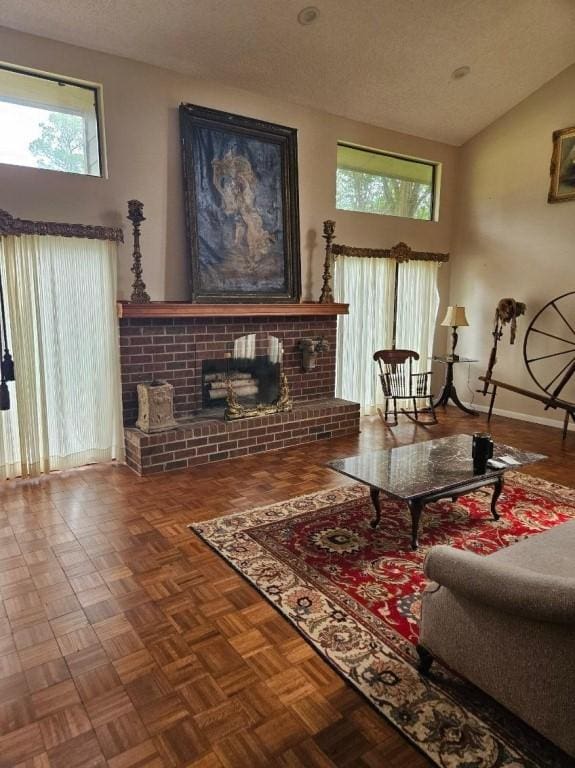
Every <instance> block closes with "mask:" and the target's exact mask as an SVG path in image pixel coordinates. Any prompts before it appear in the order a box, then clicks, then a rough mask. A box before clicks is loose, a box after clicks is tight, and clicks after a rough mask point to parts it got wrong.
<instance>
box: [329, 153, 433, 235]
mask: <svg viewBox="0 0 575 768" xmlns="http://www.w3.org/2000/svg"><path fill="white" fill-rule="evenodd" d="M436 168H437V166H436V165H435V164H434V163H428V162H424V161H422V160H410V159H408V158H405V157H398V156H397V155H389V154H385V153H383V152H374V151H372V150H368V149H358V148H357V147H350V146H348V145H346V144H338V145H337V182H336V208H339V209H340V210H344V211H363V212H364V213H379V214H383V215H386V216H402V217H403V218H407V219H424V220H426V221H431V220H432V219H433V218H434V209H435V200H434V197H435V184H436V175H437V174H436Z"/></svg>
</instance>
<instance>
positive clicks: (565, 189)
mask: <svg viewBox="0 0 575 768" xmlns="http://www.w3.org/2000/svg"><path fill="white" fill-rule="evenodd" d="M549 172H550V174H551V181H550V184H549V194H548V196H547V202H549V203H562V202H565V201H567V200H575V126H573V127H571V128H562V129H561V130H559V131H553V154H552V156H551V165H550V168H549Z"/></svg>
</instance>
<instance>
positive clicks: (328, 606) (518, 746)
mask: <svg viewBox="0 0 575 768" xmlns="http://www.w3.org/2000/svg"><path fill="white" fill-rule="evenodd" d="M506 480H507V482H506V486H505V491H504V494H503V495H502V497H501V499H500V501H499V503H498V509H499V511H500V513H501V517H500V519H499V520H498V521H495V520H493V519H492V517H491V515H490V511H489V502H490V500H491V489H490V488H485V489H481V490H479V491H477V492H475V493H473V494H470V495H469V496H465V497H461V498H459V499H458V501H457V502H456V503H452V502H451V501H448V500H444V501H438V502H435V503H433V504H430V505H429V506H428V507H426V510H425V512H424V515H423V517H422V525H421V530H420V547H419V549H418V551H417V552H412V551H411V549H410V547H409V540H410V518H409V513H408V512H407V509H406V508H405V507H404V506H403V505H402V504H400V503H399V502H397V501H394V500H391V499H388V500H386V499H385V497H384V496H383V494H382V498H381V506H382V516H381V523H380V525H379V527H378V529H377V530H375V531H374V530H373V529H372V528H371V526H370V525H369V521H370V520H371V518H372V512H373V510H372V506H371V502H370V499H369V495H368V493H367V489H366V487H365V486H361V485H354V486H349V487H346V488H341V489H337V490H334V491H328V492H320V493H316V494H312V495H309V496H302V497H299V498H296V499H291V500H290V501H287V502H283V503H280V504H273V505H270V506H268V507H262V508H259V509H254V510H250V511H248V512H243V513H239V514H237V515H230V516H228V517H224V518H220V519H217V520H213V521H209V522H203V523H199V524H196V525H193V526H191V527H192V528H193V529H194V530H195V531H196V532H197V533H198V534H199V535H200V536H201V537H202V538H203V539H204V540H205V541H206V542H207V543H208V544H210V545H211V546H212V547H213V548H214V549H215V550H216V551H217V552H218V553H219V554H220V555H222V557H224V558H226V559H227V560H228V561H229V562H230V563H231V564H232V565H233V566H234V567H235V568H236V569H237V570H238V571H239V572H240V573H241V574H243V575H244V576H245V577H246V578H248V579H249V580H250V581H251V582H252V583H253V584H254V585H255V586H256V587H257V588H258V589H259V590H260V592H261V593H262V594H263V595H264V596H265V597H267V599H268V600H270V602H272V603H273V604H274V605H275V606H276V607H277V608H278V609H279V610H280V611H282V613H283V614H284V615H285V616H286V617H287V618H288V619H289V620H290V621H292V622H293V624H294V625H295V626H296V627H297V628H298V629H299V630H300V632H301V633H302V634H303V635H304V637H306V639H308V640H309V641H310V642H311V643H312V644H313V646H314V647H315V648H316V649H317V650H318V651H319V652H320V653H322V654H323V656H324V657H325V658H326V659H327V660H328V661H329V662H330V663H331V664H332V665H333V666H334V667H335V668H336V669H337V670H338V671H339V672H340V673H341V674H342V675H343V676H344V677H345V678H346V679H347V680H349V681H350V682H351V683H352V684H354V685H355V686H356V687H357V688H358V689H359V690H360V691H361V693H363V694H364V695H365V696H366V697H367V698H368V700H369V701H370V702H371V703H372V704H373V705H374V706H375V707H376V708H377V709H378V710H379V711H380V712H381V713H382V714H384V715H385V716H386V717H387V718H388V719H389V720H390V721H391V722H392V723H393V724H394V725H395V726H396V727H397V728H399V729H400V730H401V732H402V733H403V734H404V735H405V736H406V737H407V738H408V739H409V740H410V741H412V742H413V743H414V744H415V745H416V746H417V747H418V748H419V749H421V750H422V751H423V752H424V753H425V754H426V755H427V756H428V757H429V758H430V759H431V760H433V761H434V762H435V763H436V764H437V765H440V766H442V767H443V768H519V767H520V766H525V767H527V766H528V767H529V768H535V766H545V767H546V768H551V767H553V768H560V767H561V768H563V766H568V765H573V762H572V761H571V760H569V759H568V758H566V757H565V756H564V755H563V753H560V752H559V751H558V750H556V749H555V748H554V747H552V746H551V745H550V744H549V743H548V742H546V741H544V740H543V739H542V738H541V737H539V736H538V735H537V734H535V733H534V732H533V731H532V730H530V729H528V728H527V726H525V725H524V724H523V723H521V722H520V721H518V720H517V719H516V718H515V717H513V716H512V715H511V714H510V713H508V712H507V711H506V710H504V709H503V708H502V707H500V706H499V705H497V704H496V703H495V702H493V701H492V700H491V699H489V698H488V697H487V696H485V694H482V693H481V692H480V691H478V690H477V689H476V688H474V687H473V686H471V685H469V684H468V683H466V682H465V681H463V680H461V679H460V678H458V677H457V676H455V675H454V674H452V673H450V672H449V671H448V670H446V669H444V668H442V667H441V666H440V665H437V664H436V665H435V666H434V670H435V671H434V673H433V675H432V676H430V677H429V678H424V677H422V676H421V675H419V673H418V672H417V670H416V664H417V654H416V653H415V648H414V646H415V643H416V642H417V637H418V617H419V606H420V594H421V591H422V589H423V587H424V585H425V577H424V575H423V570H422V563H423V559H424V557H425V554H426V552H427V550H428V548H429V547H430V546H432V545H434V544H451V545H452V546H455V547H459V548H461V549H467V550H472V551H474V552H476V553H479V554H482V555H485V554H489V553H490V552H493V551H495V550H497V549H499V548H501V547H505V546H508V545H509V544H511V543H513V542H514V541H517V539H519V538H522V537H524V536H530V535H533V534H536V533H539V532H540V531H543V530H545V529H547V528H551V527H552V526H554V525H557V524H559V523H561V522H564V521H567V520H569V519H573V518H575V491H574V490H572V489H568V488H564V487H562V486H558V485H552V484H550V483H547V482H545V481H543V480H539V479H536V478H533V477H530V476H528V475H524V474H521V473H508V475H506Z"/></svg>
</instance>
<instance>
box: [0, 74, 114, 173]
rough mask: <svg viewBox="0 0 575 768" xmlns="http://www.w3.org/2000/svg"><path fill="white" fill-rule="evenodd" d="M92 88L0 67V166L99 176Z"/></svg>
mask: <svg viewBox="0 0 575 768" xmlns="http://www.w3.org/2000/svg"><path fill="white" fill-rule="evenodd" d="M98 95H99V93H98V87H97V86H89V85H80V84H78V83H74V82H72V81H68V80H62V79H58V78H55V77H52V76H50V75H43V74H42V75H41V74H35V73H34V74H32V73H30V72H24V71H22V70H18V69H12V68H9V67H6V66H0V126H2V130H1V140H0V163H8V164H10V165H24V166H29V167H31V168H47V169H49V170H52V171H63V172H65V173H81V174H85V175H89V176H101V175H102V167H101V161H100V141H99V125H98Z"/></svg>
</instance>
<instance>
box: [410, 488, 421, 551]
mask: <svg viewBox="0 0 575 768" xmlns="http://www.w3.org/2000/svg"><path fill="white" fill-rule="evenodd" d="M407 506H408V507H409V511H410V512H411V548H412V549H417V531H418V530H419V518H420V517H421V513H422V512H423V507H424V506H425V503H424V502H423V501H422V500H421V499H410V500H409V501H408V502H407Z"/></svg>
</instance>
